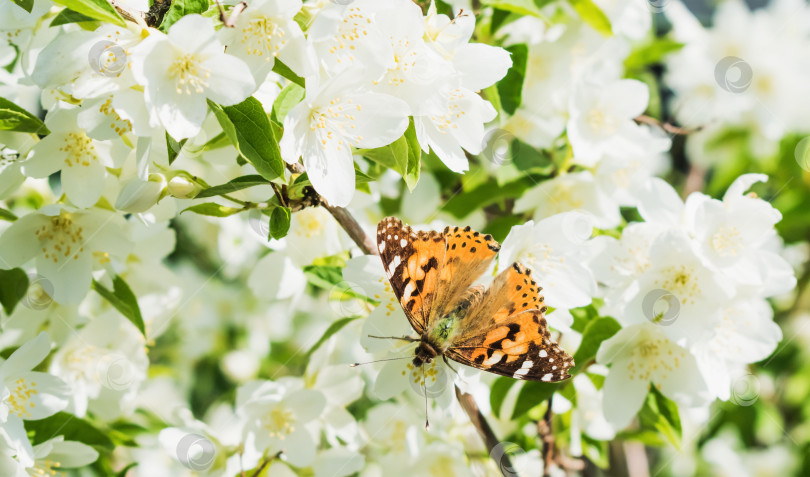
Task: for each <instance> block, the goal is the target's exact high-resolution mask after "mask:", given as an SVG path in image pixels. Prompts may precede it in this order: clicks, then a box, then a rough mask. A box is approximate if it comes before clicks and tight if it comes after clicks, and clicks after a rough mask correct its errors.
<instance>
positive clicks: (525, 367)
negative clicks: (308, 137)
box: [512, 360, 534, 378]
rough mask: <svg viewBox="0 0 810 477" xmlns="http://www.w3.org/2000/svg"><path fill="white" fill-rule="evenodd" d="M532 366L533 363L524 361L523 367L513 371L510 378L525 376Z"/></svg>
mask: <svg viewBox="0 0 810 477" xmlns="http://www.w3.org/2000/svg"><path fill="white" fill-rule="evenodd" d="M532 364H534V363H532V362H531V361H529V360H526V361H524V362H523V366H521V367H520V369H518V370H517V371H515V374H513V375H512V377H514V378H517V377H518V376H526V375H527V374H528V373H529V370H530V369H532Z"/></svg>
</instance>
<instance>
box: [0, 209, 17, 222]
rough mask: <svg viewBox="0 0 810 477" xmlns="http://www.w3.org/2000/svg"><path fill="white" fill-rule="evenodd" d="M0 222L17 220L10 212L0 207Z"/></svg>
mask: <svg viewBox="0 0 810 477" xmlns="http://www.w3.org/2000/svg"><path fill="white" fill-rule="evenodd" d="M0 220H6V221H8V222H14V221H15V220H17V216H16V215H14V214H13V213H12V212H11V211H10V210H6V209H4V208H2V207H0Z"/></svg>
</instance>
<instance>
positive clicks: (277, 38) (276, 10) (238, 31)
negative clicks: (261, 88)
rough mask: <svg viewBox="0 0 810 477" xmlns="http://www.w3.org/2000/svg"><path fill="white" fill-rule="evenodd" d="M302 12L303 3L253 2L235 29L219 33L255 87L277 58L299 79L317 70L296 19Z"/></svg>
mask: <svg viewBox="0 0 810 477" xmlns="http://www.w3.org/2000/svg"><path fill="white" fill-rule="evenodd" d="M299 10H301V0H255V1H251V2H250V4H249V6H248V8H246V9H245V10H244V11H243V12H242V13H241V14H240V15H239V17H238V18H237V19H236V25H234V27H233V28H223V29H222V30H220V34H221V35H222V37H223V43H225V45H226V46H227V47H228V50H227V51H228V53H229V54H231V55H233V56H235V57H237V58H240V59H241V60H242V61H244V62H245V63H246V64H247V65H248V67H249V68H250V71H251V72H252V73H253V77H254V79H255V80H256V84H261V83H262V82H263V81H264V80H265V78H267V74H268V73H269V72H270V71H271V70H272V69H273V65H274V64H275V59H276V58H279V59H280V60H281V61H283V62H284V64H285V65H287V66H288V67H290V69H292V70H293V71H295V72H296V73H298V74H299V75H300V76H305V75H307V74H308V73H310V72H311V70H312V69H313V68H314V65H313V64H311V63H312V62H313V61H312V57H311V54H310V51H309V50H308V48H307V44H306V39H305V38H304V32H302V31H301V27H300V26H298V23H296V22H295V20H293V17H294V16H295V14H296V13H298V11H299Z"/></svg>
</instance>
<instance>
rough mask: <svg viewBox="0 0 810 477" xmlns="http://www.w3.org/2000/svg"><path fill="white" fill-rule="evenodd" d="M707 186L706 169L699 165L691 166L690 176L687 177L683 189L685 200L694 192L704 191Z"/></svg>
mask: <svg viewBox="0 0 810 477" xmlns="http://www.w3.org/2000/svg"><path fill="white" fill-rule="evenodd" d="M704 185H706V168H705V167H703V166H699V165H697V164H691V165H690V166H689V174H688V175H687V176H686V184H684V187H683V197H684V199H685V198H686V197H687V196H688V195H689V194H691V193H692V192H696V191H701V190H703V186H704Z"/></svg>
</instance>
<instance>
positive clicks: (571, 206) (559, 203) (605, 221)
mask: <svg viewBox="0 0 810 477" xmlns="http://www.w3.org/2000/svg"><path fill="white" fill-rule="evenodd" d="M595 182H596V179H595V178H594V175H593V173H591V172H590V171H580V172H573V173H569V174H561V175H559V176H557V177H554V178H552V179H549V180H546V181H543V182H541V183H540V184H538V185H537V186H536V187H533V188H531V189H529V190H527V191H526V192H525V193H524V194H523V196H521V197H519V198H518V199H517V200H516V201H515V212H526V211H529V210H534V220H542V219H544V218H546V217H549V216H552V215H554V214H559V213H561V212H570V211H575V210H576V211H579V212H582V213H587V214H590V218H591V220H592V225H593V226H594V227H598V228H601V229H610V228H613V227H616V226H617V225H619V224H620V223H621V219H622V218H621V215H620V214H619V206H618V204H617V203H616V202H614V201H613V200H612V199H611V197H610V196H608V195H606V194H605V193H604V191H603V190H602V189H600V188H599V187H596V183H595Z"/></svg>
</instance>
